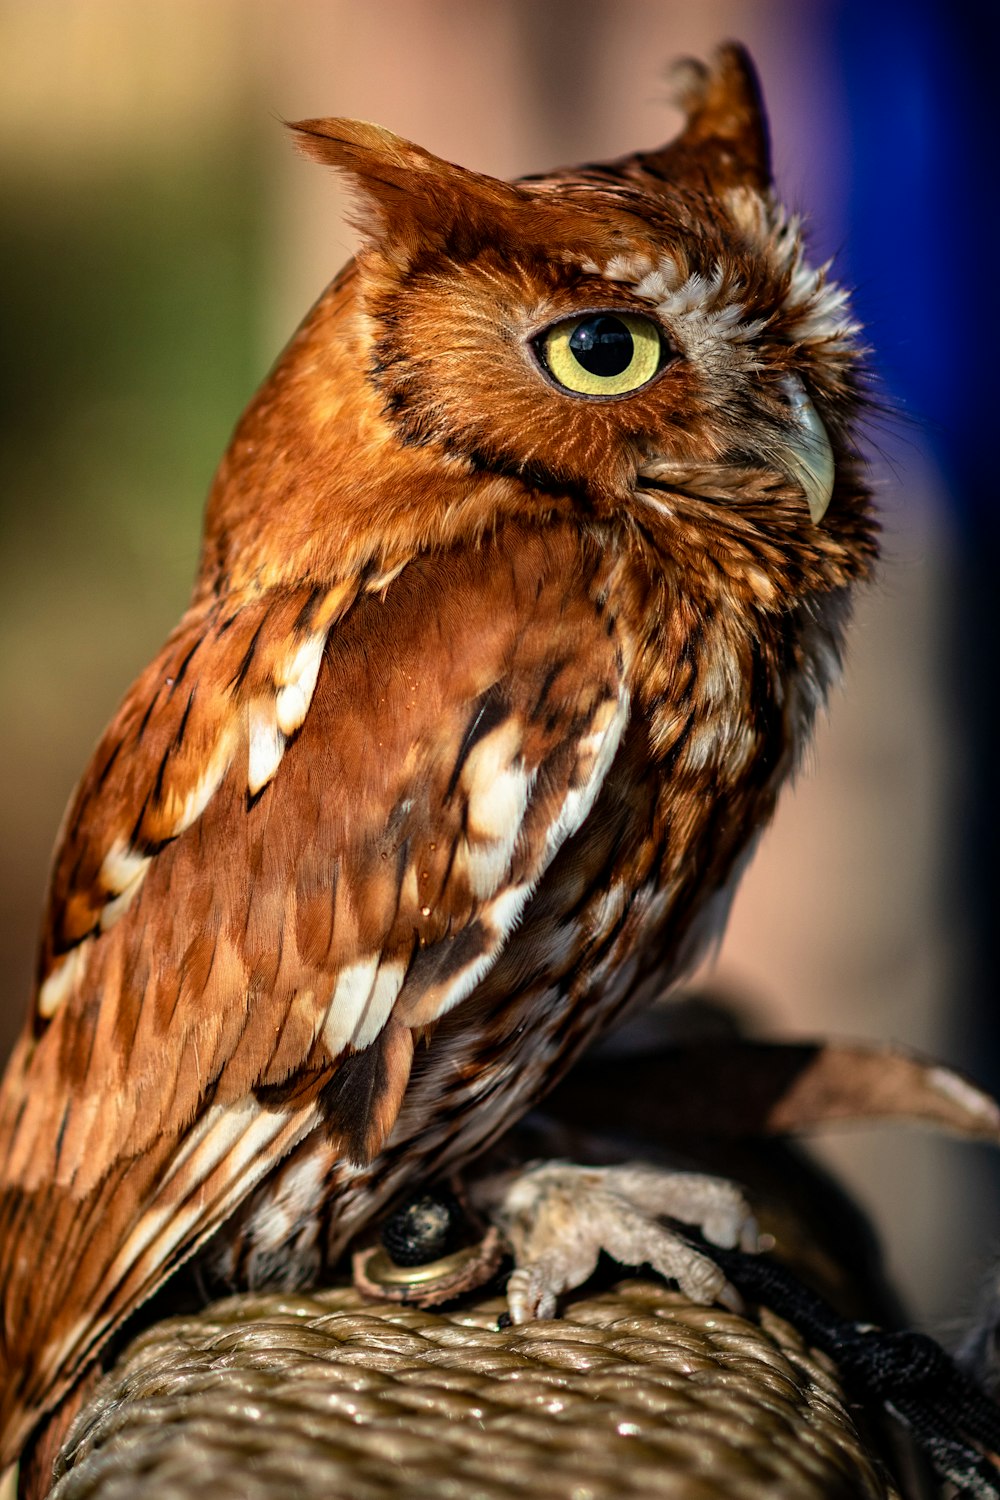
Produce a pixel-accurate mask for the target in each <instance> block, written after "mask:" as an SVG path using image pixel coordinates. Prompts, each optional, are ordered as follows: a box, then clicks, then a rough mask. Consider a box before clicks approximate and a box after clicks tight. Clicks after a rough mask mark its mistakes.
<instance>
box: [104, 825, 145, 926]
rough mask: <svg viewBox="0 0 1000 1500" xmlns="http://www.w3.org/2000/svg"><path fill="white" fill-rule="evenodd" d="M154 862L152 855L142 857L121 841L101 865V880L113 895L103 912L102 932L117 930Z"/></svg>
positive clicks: (110, 850) (113, 847) (114, 845)
mask: <svg viewBox="0 0 1000 1500" xmlns="http://www.w3.org/2000/svg"><path fill="white" fill-rule="evenodd" d="M152 862H153V861H152V857H151V856H150V855H148V854H140V853H139V852H138V851H137V850H135V849H133V848H131V847H130V846H129V845H128V844H126V843H125V842H124V840H121V839H120V840H118V842H117V843H115V844H113V845H112V847H111V848H110V849H109V850H108V852H107V854H106V855H105V856H104V860H103V862H102V864H101V873H100V879H101V884H102V885H103V886H104V887H105V889H106V890H108V891H110V892H112V893H113V894H112V899H111V900H110V901H108V902H107V903H106V904H105V906H104V907H103V908H102V910H101V931H102V932H107V931H108V929H109V928H110V927H113V926H114V925H115V923H116V922H117V921H118V919H119V917H121V916H123V915H124V913H125V911H126V910H127V909H128V907H129V906H130V905H131V904H132V901H133V899H134V898H135V896H136V893H137V892H138V890H139V887H140V886H141V885H142V882H143V881H144V880H145V878H146V871H147V870H148V869H149V867H150V865H151V864H152Z"/></svg>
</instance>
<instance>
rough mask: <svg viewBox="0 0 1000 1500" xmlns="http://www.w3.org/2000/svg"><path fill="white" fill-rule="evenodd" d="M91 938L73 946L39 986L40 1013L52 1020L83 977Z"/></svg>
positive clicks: (38, 1006) (45, 1018)
mask: <svg viewBox="0 0 1000 1500" xmlns="http://www.w3.org/2000/svg"><path fill="white" fill-rule="evenodd" d="M90 945H91V939H90V938H84V940H83V942H82V943H78V944H77V945H76V947H75V948H71V949H70V950H69V952H68V953H67V954H65V955H64V956H63V957H62V958H61V959H60V960H59V962H58V963H57V965H56V967H55V968H54V969H53V970H52V972H51V974H49V975H48V977H47V978H46V979H45V980H44V981H43V982H42V984H40V985H39V987H38V1000H37V1002H36V1004H37V1008H38V1014H39V1015H40V1016H41V1017H42V1018H43V1019H44V1020H46V1021H51V1019H52V1017H53V1016H54V1015H55V1013H56V1011H57V1010H58V1009H59V1007H60V1006H61V1005H62V1003H63V1001H64V1000H65V999H66V997H67V996H68V995H69V994H70V992H71V991H72V990H73V989H75V988H76V985H77V984H78V983H79V982H80V980H81V979H82V978H83V973H84V970H85V968H86V966H87V958H88V956H89V953H90Z"/></svg>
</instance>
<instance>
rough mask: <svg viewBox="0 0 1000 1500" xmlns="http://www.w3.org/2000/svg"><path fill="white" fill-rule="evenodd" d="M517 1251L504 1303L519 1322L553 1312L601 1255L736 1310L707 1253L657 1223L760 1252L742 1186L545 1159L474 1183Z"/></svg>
mask: <svg viewBox="0 0 1000 1500" xmlns="http://www.w3.org/2000/svg"><path fill="white" fill-rule="evenodd" d="M491 1193H492V1194H493V1195H494V1196H493V1197H492V1217H493V1220H494V1222H495V1223H496V1224H497V1225H498V1227H499V1228H500V1230H501V1231H502V1233H503V1234H504V1236H505V1238H506V1240H507V1242H508V1244H509V1246H510V1248H511V1251H512V1252H513V1256H514V1262H515V1269H514V1271H513V1272H512V1273H511V1276H510V1279H509V1281H508V1283H507V1304H508V1307H509V1308H510V1315H511V1318H512V1320H513V1321H514V1322H515V1323H527V1322H530V1321H532V1320H533V1319H535V1318H551V1317H554V1316H555V1312H556V1305H557V1299H558V1298H559V1296H560V1295H561V1294H562V1293H564V1292H568V1291H573V1290H575V1289H576V1288H577V1287H580V1286H582V1285H583V1283H584V1282H585V1281H587V1280H588V1278H589V1277H590V1276H591V1275H592V1274H593V1272H594V1270H595V1269H596V1266H597V1262H598V1258H599V1257H600V1254H601V1252H602V1251H604V1252H606V1253H607V1254H608V1255H610V1256H611V1257H612V1258H613V1259H614V1260H617V1261H619V1262H621V1264H622V1265H627V1266H641V1265H649V1266H651V1267H652V1268H653V1270H654V1271H657V1272H658V1273H659V1274H660V1275H661V1276H663V1277H665V1278H666V1279H668V1280H672V1281H675V1282H676V1283H677V1285H678V1287H679V1288H680V1290H681V1291H682V1292H683V1293H684V1295H685V1296H686V1297H689V1298H690V1299H691V1301H692V1302H698V1303H702V1304H708V1303H711V1302H719V1303H721V1304H722V1305H723V1306H725V1307H728V1308H730V1310H731V1311H733V1312H742V1310H743V1301H742V1298H741V1297H740V1295H739V1293H738V1292H737V1290H736V1288H735V1287H734V1286H732V1285H731V1283H730V1282H728V1281H727V1280H726V1277H725V1274H724V1273H723V1272H722V1271H721V1270H720V1269H719V1267H718V1266H717V1265H715V1263H714V1262H713V1261H712V1260H711V1258H710V1257H709V1256H708V1255H705V1254H704V1253H702V1251H700V1250H697V1249H696V1248H695V1247H694V1246H693V1245H691V1244H689V1242H688V1241H687V1240H686V1239H684V1238H683V1236H682V1235H680V1234H678V1233H677V1231H676V1230H674V1229H671V1228H669V1227H668V1226H667V1225H665V1224H663V1223H661V1222H660V1218H661V1216H669V1217H671V1218H674V1219H680V1220H681V1221H682V1222H684V1223H687V1224H694V1225H696V1226H697V1227H698V1228H699V1229H700V1230H701V1232H702V1234H703V1235H704V1236H705V1238H706V1239H707V1240H709V1241H710V1242H711V1243H712V1244H717V1245H719V1246H724V1247H726V1248H732V1247H734V1246H736V1245H739V1246H740V1248H742V1249H744V1250H753V1249H755V1248H756V1243H757V1233H756V1223H755V1220H754V1218H753V1215H752V1213H751V1211H750V1206H749V1204H748V1203H747V1201H746V1199H745V1197H744V1196H743V1194H742V1193H741V1192H740V1190H739V1188H737V1187H735V1186H734V1185H733V1184H732V1183H730V1182H726V1181H724V1180H723V1179H722V1178H718V1177H708V1176H705V1175H703V1174H701V1173H694V1172H673V1171H666V1170H664V1169H662V1168H656V1167H650V1166H643V1165H639V1164H635V1163H630V1164H626V1165H623V1166H618V1167H582V1166H574V1165H572V1164H570V1163H568V1162H546V1163H544V1164H542V1165H535V1166H532V1167H528V1168H527V1169H526V1170H524V1171H522V1172H519V1173H517V1174H516V1175H515V1176H513V1177H507V1178H505V1179H502V1180H501V1179H494V1180H493V1183H492V1184H490V1183H487V1184H483V1185H482V1186H481V1188H480V1189H479V1196H480V1199H481V1201H483V1200H485V1199H486V1198H488V1197H489V1196H490V1194H491Z"/></svg>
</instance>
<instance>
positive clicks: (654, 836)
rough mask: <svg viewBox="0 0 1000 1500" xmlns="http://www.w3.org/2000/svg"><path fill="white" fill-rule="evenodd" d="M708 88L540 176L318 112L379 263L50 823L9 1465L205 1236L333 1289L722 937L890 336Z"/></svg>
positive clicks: (816, 700)
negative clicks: (864, 356)
mask: <svg viewBox="0 0 1000 1500" xmlns="http://www.w3.org/2000/svg"><path fill="white" fill-rule="evenodd" d="M681 100H682V103H683V105H684V107H685V110H686V114H687V123H686V126H685V128H684V130H683V132H682V134H681V135H680V136H679V137H678V138H677V139H676V140H674V141H673V142H672V143H670V144H669V145H667V146H666V147H664V148H663V149H661V150H656V151H650V152H640V153H637V154H636V155H634V156H628V157H625V158H623V159H622V160H620V161H614V162H611V163H608V164H606V165H590V166H586V167H581V168H579V169H576V170H567V171H560V172H556V173H553V174H552V175H551V176H548V177H537V178H530V179H526V180H524V181H522V182H518V183H515V184H508V183H504V182H498V181H495V180H493V179H492V178H489V177H484V176H480V175H478V174H476V173H473V172H469V171H465V170H463V169H461V168H459V167H455V166H452V165H450V164H449V163H447V162H444V161H441V160H438V159H437V158H436V157H434V156H431V155H430V154H429V153H428V152H426V151H423V150H421V149H420V148H419V147H416V146H412V145H409V144H408V143H407V142H405V141H402V140H400V139H398V138H397V137H395V136H393V135H391V134H390V133H389V132H387V131H385V130H381V129H379V128H377V127H376V126H373V125H367V124H359V123H357V122H353V121H342V120H313V121H307V122H305V123H303V124H300V125H298V126H296V127H294V128H295V130H296V132H297V136H298V142H299V144H300V146H301V147H302V148H303V149H304V150H305V152H306V153H307V154H308V155H310V156H312V157H314V158H316V159H317V160H318V161H320V162H326V163H329V164H330V165H332V166H334V167H336V168H338V169H339V170H340V171H342V172H344V173H346V174H347V175H348V177H349V179H350V180H351V182H352V184H353V186H354V188H355V189H356V192H357V199H358V210H357V215H358V223H359V226H360V228H361V231H362V233H363V237H364V238H363V247H362V249H361V252H360V253H359V255H358V257H357V260H356V261H355V262H352V263H351V264H350V265H348V266H347V267H346V269H345V270H344V271H343V272H342V273H341V274H340V276H339V277H338V278H337V279H336V281H335V282H334V283H333V285H332V286H331V287H330V289H329V290H328V291H327V293H326V294H325V295H324V297H323V298H322V299H321V301H320V302H319V303H318V305H317V306H316V307H315V308H314V310H313V311H312V313H311V314H310V315H309V317H308V318H307V319H306V321H305V323H304V324H303V326H302V327H301V329H300V330H299V332H298V334H297V335H296V336H295V338H294V339H293V341H292V343H291V344H290V345H289V347H288V349H287V351H286V352H285V354H284V355H283V357H282V358H281V360H280V361H279V363H278V365H277V368H276V369H275V370H274V372H273V373H272V374H271V376H270V377H269V378H268V380H267V381H266V382H265V384H264V386H263V388H262V390H261V391H260V393H259V394H258V395H257V396H256V398H255V399H254V401H253V402H252V403H251V405H250V408H249V410H248V411H247V413H246V415H245V416H244V417H243V419H242V421H241V422H240V424H239V427H238V428H237V430H236V434H235V436H234V438H233V441H232V444H231V446H230V448H229V451H228V453H227V454H226V456H225V458H224V459H223V462H222V466H221V468H220V470H219V473H218V476H217V478H216V481H215V484H214V488H213V490H212V493H211V497H210V499H209V503H208V510H207V516H206V522H205V540H204V547H203V551H202V556H201V563H200V568H199V572H198V578H197V583H196V585H195V590H194V596H193V599H192V602H191V605H190V607H189V609H188V610H187V613H186V614H185V615H184V617H183V619H182V620H181V622H180V624H179V625H178V627H177V629H176V630H175V631H174V633H173V635H172V636H171V637H170V639H169V640H168V642H167V644H166V645H165V647H164V648H163V650H162V652H161V653H160V655H159V656H158V657H157V658H156V660H155V661H154V662H153V663H152V664H151V665H150V666H149V668H148V669H147V670H146V671H145V672H144V673H143V674H142V676H141V677H140V678H139V680H138V681H137V682H136V683H135V685H134V686H133V687H132V689H131V690H130V692H129V693H128V695H127V696H126V698H125V701H124V703H123V704H122V706H121V708H120V709H119V711H118V713H117V715H116V716H115V718H114V720H113V722H112V724H111V727H110V728H109V729H108V731H107V733H106V734H105V736H104V738H103V739H102V741H101V742H100V744H99V746H98V748H97V751H96V753H95V755H94V758H93V760H92V762H91V764H90V767H89V769H88V770H87V772H86V774H85V775H84V778H83V781H82V783H81V785H80V788H79V790H78V792H77V793H76V796H75V798H74V800H73V802H72V805H71V807H70V809H69V812H68V814H67V817H66V821H65V824H64V827H63V830H62V834H61V838H60V844H59V848H58V852H57V855H56V859H55V865H54V870H53V874H52V881H51V889H50V893H49V899H48V908H47V915H46V918H45V926H44V936H43V939H42V944H41V954H40V960H39V972H38V986H37V991H36V994H35V997H34V1003H33V1006H32V1014H31V1018H30V1020H29V1022H28V1024H27V1027H26V1029H25V1032H24V1034H23V1036H22V1037H21V1040H20V1042H19V1044H18V1046H17V1049H16V1051H15V1054H14V1057H13V1060H12V1062H11V1064H10V1067H9V1070H8V1072H7V1075H6V1079H5V1082H4V1084H3V1090H2V1096H0V1285H2V1291H0V1297H2V1304H3V1318H2V1324H0V1379H2V1396H0V1421H2V1432H3V1437H2V1449H0V1462H5V1461H7V1460H9V1459H10V1458H11V1457H12V1456H13V1455H14V1454H16V1452H17V1451H18V1450H19V1449H20V1447H21V1446H22V1445H23V1443H24V1441H25V1439H26V1437H27V1435H28V1434H29V1432H30V1431H31V1429H32V1427H33V1426H34V1425H35V1424H36V1423H37V1422H38V1420H39V1418H40V1417H41V1415H42V1414H44V1412H45V1411H46V1410H48V1409H49V1408H51V1407H52V1406H53V1405H54V1404H55V1403H56V1402H57V1401H59V1400H60V1399H61V1398H62V1397H63V1396H64V1395H65V1393H66V1392H67V1391H68V1390H69V1389H70V1388H71V1387H72V1386H73V1385H74V1383H76V1382H77V1381H78V1380H79V1378H80V1376H81V1373H82V1372H84V1371H85V1370H86V1369H87V1368H88V1366H90V1365H91V1364H92V1363H93V1361H94V1358H95V1356H96V1355H97V1353H98V1351H99V1350H100V1348H101V1346H102V1344H103V1343H104V1342H105V1341H106V1340H107V1339H108V1337H109V1334H110V1333H111V1332H112V1330H114V1329H115V1328H116V1327H117V1326H118V1325H120V1323H121V1322H122V1320H123V1318H124V1317H125V1316H126V1315H127V1314H128V1313H129V1312H130V1311H131V1310H133V1309H134V1308H135V1307H136V1306H137V1305H138V1304H139V1303H140V1302H142V1301H143V1300H144V1299H146V1298H148V1297H149V1296H150V1294H151V1293H152V1292H153V1291H154V1289H155V1288H156V1287H157V1286H159V1285H160V1284H161V1283H162V1282H163V1281H164V1280H165V1278H167V1277H168V1276H170V1275H171V1274H172V1273H173V1272H174V1271H175V1270H176V1268H177V1267H178V1266H179V1265H180V1264H181V1263H182V1262H183V1261H184V1260H185V1259H187V1258H188V1257H190V1256H191V1255H192V1254H193V1253H194V1252H195V1251H196V1250H199V1248H200V1247H203V1246H206V1244H207V1243H208V1242H209V1241H210V1240H211V1241H212V1245H211V1248H212V1253H213V1255H214V1256H215V1257H216V1260H217V1262H218V1263H219V1264H221V1265H223V1267H224V1268H226V1269H228V1270H229V1271H232V1272H234V1273H235V1274H236V1275H238V1276H243V1277H245V1278H246V1279H247V1280H249V1281H251V1282H260V1281H263V1280H267V1279H274V1278H279V1279H281V1278H284V1279H286V1280H291V1279H294V1278H296V1277H302V1276H308V1275H315V1274H317V1272H318V1271H321V1270H322V1268H323V1267H324V1266H325V1265H326V1264H328V1263H330V1262H331V1261H332V1259H333V1258H334V1257H335V1256H336V1255H337V1254H338V1253H339V1252H340V1251H341V1249H342V1248H343V1246H344V1245H345V1244H346V1242H347V1241H348V1240H349V1239H350V1238H351V1237H352V1235H354V1234H356V1232H357V1231H358V1230H359V1228H360V1227H361V1226H362V1225H363V1224H364V1223H365V1222H367V1221H368V1220H370V1219H371V1218H372V1217H373V1215H375V1214H376V1213H377V1212H378V1211H381V1210H382V1209H383V1208H384V1206H385V1205H386V1204H387V1203H388V1202H389V1201H390V1200H391V1198H392V1197H393V1195H398V1194H399V1193H400V1191H401V1190H403V1189H404V1188H406V1187H408V1186H409V1187H412V1186H414V1185H416V1184H418V1183H419V1182H420V1181H421V1180H423V1179H425V1178H426V1177H428V1176H431V1175H433V1174H435V1173H439V1172H441V1171H443V1170H445V1169H449V1168H454V1167H456V1166H457V1165H459V1164H460V1163H462V1162H464V1161H466V1160H468V1159H469V1158H470V1157H471V1156H473V1155H474V1154H475V1153H476V1152H478V1151H479V1150H481V1149H482V1148H483V1147H484V1146H485V1145H486V1144H487V1143H489V1142H490V1141H491V1140H493V1139H495V1138H496V1137H497V1136H498V1134H499V1133H500V1132H501V1131H503V1130H504V1129H505V1128H506V1127H507V1126H508V1125H509V1124H511V1123H512V1122H513V1121H514V1120H516V1119H517V1117H518V1116H520V1115H521V1114H522V1113H523V1112H524V1111H525V1110H526V1109H527V1108H528V1107H529V1106H530V1105H531V1104H532V1103H533V1102H534V1101H535V1100H537V1099H538V1098H539V1096H540V1095H541V1094H542V1093H543V1092H544V1091H545V1090H546V1089H547V1088H548V1087H549V1086H550V1085H551V1084H552V1083H553V1082H554V1081H555V1080H556V1078H557V1077H558V1076H559V1075H561V1074H562V1073H563V1072H564V1071H565V1069H566V1068H567V1066H568V1065H569V1064H570V1063H571V1062H572V1060H573V1059H574V1058H575V1057H576V1056H577V1055H578V1054H579V1052H580V1051H581V1049H582V1048H583V1047H584V1046H585V1045H586V1044H587V1043H588V1042H589V1041H591V1040H592V1038H593V1037H594V1036H595V1035H597V1034H598V1033H599V1032H601V1031H602V1030H604V1029H605V1028H606V1027H607V1026H608V1025H610V1024H611V1023H612V1022H613V1021H615V1020H617V1019H618V1018H619V1017H620V1016H621V1014H622V1013H623V1011H624V1010H625V1009H626V1007H628V1006H632V1005H634V1004H636V1003H637V1002H639V1001H643V1000H649V999H651V998H653V997H654V996H656V995H659V994H661V993H662V992H663V991H664V989H665V988H666V987H667V986H668V985H669V984H670V983H671V981H673V980H674V979H675V978H676V977H677V976H678V975H679V974H680V973H681V972H682V971H683V970H684V969H685V967H687V966H688V965H689V964H690V963H691V961H692V960H693V959H694V958H695V957H696V955H697V954H698V952H699V950H700V949H701V948H702V946H703V944H704V942H705V940H706V938H707V937H709V936H710V935H712V934H713V933H714V932H716V931H717V930H718V926H719V923H720V921H721V918H722V917H723V916H724V913H725V908H726V905H727V902H728V897H729V894H730V891H731V888H732V885H733V882H734V879H735V876H736V874H737V872H738V871H739V869H740V867H741V865H742V863H743V862H744V857H745V855H746V854H747V851H748V849H749V847H750V846H751V844H752V842H753V839H754V837H755V835H756V833H757V831H758V830H759V829H760V827H761V825H762V824H763V823H764V822H765V821H766V820H767V818H768V817H769V815H770V813H771V811H772V808H773V806H774V802H775V798H776V796H777V793H778V790H779V787H780V786H781V784H782V783H783V782H784V780H785V779H786V777H787V776H788V774H789V772H790V771H791V770H792V768H793V767H794V765H795V763H796V760H797V759H798V756H799V754H800V752H801V749H802V746H803V743H804V741H805V739H806V737H807V735H808V733H809V729H810V726H811V724H812V720H813V717H814V714H815V712H816V709H817V706H818V705H819V704H820V703H821V702H822V700H823V697H824V694H825V692H826V690H827V688H828V686H829V684H830V682H831V679H832V678H833V677H834V676H835V674H836V671H837V666H838V658H839V655H840V647H841V639H842V633H843V629H844V623H845V618H846V615H847V607H848V604H849V602H850V597H851V593H852V589H853V586H854V584H855V583H856V582H857V581H858V580H859V579H861V578H863V577H864V576H865V574H866V573H867V572H868V571H869V569H870V566H871V562H872V559H873V556H874V552H875V546H874V540H873V537H874V527H873V521H872V518H871V514H870V503H869V497H868V494H867V491H866V489H865V486H864V484H863V483H862V480H861V477H860V463H859V461H858V459H857V457H856V454H855V449H854V443H853V438H852V430H853V427H854V424H855V419H856V416H857V413H858V410H859V407H860V405H861V389H862V384H863V372H862V367H861V363H860V359H859V350H858V346H857V341H856V340H857V327H856V325H855V324H854V323H853V322H852V321H851V317H850V313H849V311H848V308H847V304H846V299H845V294H844V292H843V291H842V290H840V289H839V288H838V287H837V286H836V285H835V284H834V283H833V282H831V281H830V280H828V278H827V275H826V271H825V269H820V270H815V269H812V268H810V266H809V265H808V264H807V262H806V261H805V259H804V258H803V248H802V242H801V237H800V230H799V226H798V224H797V222H796V220H795V219H794V218H790V217H789V216H788V215H787V214H786V213H785V212H784V211H783V209H782V208H781V207H780V206H779V204H778V203H777V201H776V199H775V197H774V195H773V193H772V189H771V185H770V171H769V163H768V148H767V135H766V125H765V122H764V119H763V116H762V112H761V107H760V101H759V96H758V90H757V85H756V81H755V78H754V75H753V71H752V68H751V65H750V63H749V61H748V59H747V58H746V57H745V56H744V54H743V53H742V52H741V51H740V50H739V49H738V48H735V47H729V48H725V49H723V50H722V51H721V52H720V53H719V55H718V57H717V59H716V62H715V64H714V66H713V68H712V69H711V70H708V69H704V68H700V67H698V66H696V65H694V64H690V65H687V66H686V69H685V71H684V73H683V81H682V86H681ZM213 1236H214V1239H213V1238H212V1237H213Z"/></svg>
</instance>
